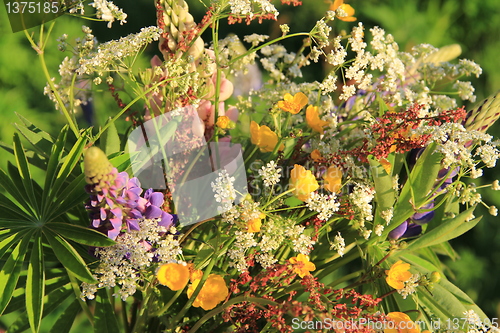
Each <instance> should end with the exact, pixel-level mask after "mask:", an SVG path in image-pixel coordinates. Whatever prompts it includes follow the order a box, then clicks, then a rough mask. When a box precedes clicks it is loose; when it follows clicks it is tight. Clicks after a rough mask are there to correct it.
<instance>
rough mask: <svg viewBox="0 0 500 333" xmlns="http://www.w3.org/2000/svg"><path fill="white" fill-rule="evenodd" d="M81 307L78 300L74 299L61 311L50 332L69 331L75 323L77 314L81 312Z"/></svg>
mask: <svg viewBox="0 0 500 333" xmlns="http://www.w3.org/2000/svg"><path fill="white" fill-rule="evenodd" d="M80 310H81V307H80V303H78V301H77V300H75V301H73V303H71V304H70V305H69V306H68V307H67V308H66V309H65V310H64V311H63V313H61V315H60V316H59V318H58V319H57V321H56V322H55V323H54V325H53V326H52V328H51V329H50V331H49V333H61V332H69V331H70V330H71V327H72V326H73V323H74V322H75V319H76V316H77V315H78V314H79V313H80Z"/></svg>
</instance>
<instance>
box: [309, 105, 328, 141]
mask: <svg viewBox="0 0 500 333" xmlns="http://www.w3.org/2000/svg"><path fill="white" fill-rule="evenodd" d="M306 122H307V125H309V127H311V128H312V129H313V131H315V132H318V133H321V134H323V127H324V126H326V125H328V121H324V120H321V119H320V118H319V112H318V107H317V106H312V105H309V106H308V107H307V109H306Z"/></svg>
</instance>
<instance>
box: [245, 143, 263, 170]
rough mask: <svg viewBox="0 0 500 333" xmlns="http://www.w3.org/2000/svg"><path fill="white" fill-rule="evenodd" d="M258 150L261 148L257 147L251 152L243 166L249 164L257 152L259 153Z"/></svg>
mask: <svg viewBox="0 0 500 333" xmlns="http://www.w3.org/2000/svg"><path fill="white" fill-rule="evenodd" d="M257 149H259V146H255V148H254V149H253V150H252V151H251V152H250V154H248V156H247V157H246V158H245V162H244V163H243V164H245V165H246V164H247V163H248V161H249V160H250V158H252V156H253V155H254V154H255V152H256V151H257Z"/></svg>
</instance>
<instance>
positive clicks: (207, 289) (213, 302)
mask: <svg viewBox="0 0 500 333" xmlns="http://www.w3.org/2000/svg"><path fill="white" fill-rule="evenodd" d="M200 281H201V279H197V280H195V281H194V282H193V283H192V284H191V285H190V286H189V288H188V291H187V294H188V298H191V296H192V295H193V293H194V291H195V290H196V287H197V286H198V284H199V283H200ZM228 294H229V289H228V288H227V286H226V281H224V278H223V277H222V276H220V275H217V274H210V275H209V276H208V278H207V280H206V281H205V284H204V285H203V287H202V288H201V290H200V292H199V293H198V296H197V297H196V299H195V300H194V302H193V306H194V307H201V308H203V310H212V309H213V308H215V307H216V306H217V304H219V303H220V302H222V301H224V300H225V299H226V297H227V295H228Z"/></svg>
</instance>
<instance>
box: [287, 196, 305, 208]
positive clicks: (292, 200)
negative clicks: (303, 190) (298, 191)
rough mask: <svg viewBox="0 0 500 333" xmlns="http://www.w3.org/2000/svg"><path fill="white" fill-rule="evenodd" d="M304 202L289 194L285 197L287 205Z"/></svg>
mask: <svg viewBox="0 0 500 333" xmlns="http://www.w3.org/2000/svg"><path fill="white" fill-rule="evenodd" d="M303 203H304V202H303V201H302V200H300V199H299V198H297V197H296V196H291V197H288V198H286V199H285V205H287V206H288V207H296V206H300V205H302V204H303Z"/></svg>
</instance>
